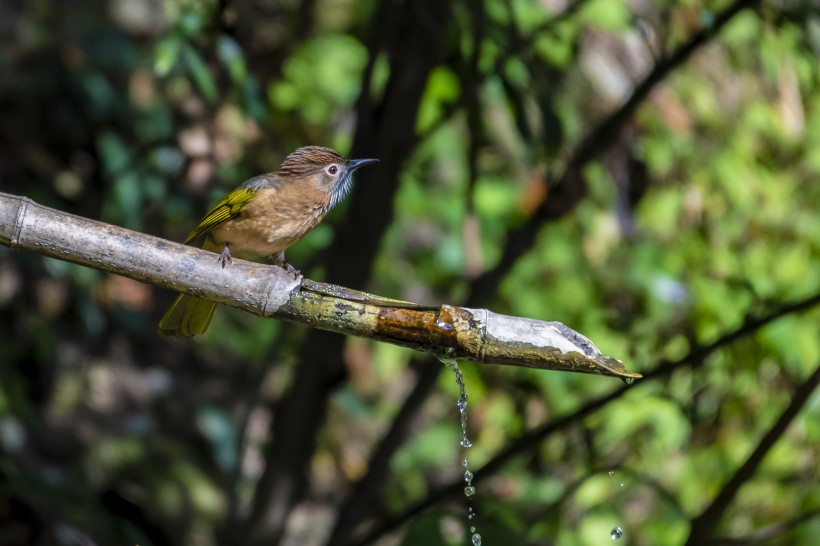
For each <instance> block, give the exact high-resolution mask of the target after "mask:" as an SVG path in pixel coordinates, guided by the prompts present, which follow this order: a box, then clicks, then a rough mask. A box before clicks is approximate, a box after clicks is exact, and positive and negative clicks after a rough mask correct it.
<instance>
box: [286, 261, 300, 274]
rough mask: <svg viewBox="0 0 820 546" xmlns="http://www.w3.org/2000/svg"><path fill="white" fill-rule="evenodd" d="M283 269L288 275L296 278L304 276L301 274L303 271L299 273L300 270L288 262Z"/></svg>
mask: <svg viewBox="0 0 820 546" xmlns="http://www.w3.org/2000/svg"><path fill="white" fill-rule="evenodd" d="M282 268H283V269H284V270H285V271H287V272H288V273H290V274H291V275H293V276H295V277H301V276H302V272H301V271H299V270H298V269H296V268H295V267H293V266H292V265H290V264H289V263H287V262H286V263H284V264H282Z"/></svg>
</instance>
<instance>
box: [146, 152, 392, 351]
mask: <svg viewBox="0 0 820 546" xmlns="http://www.w3.org/2000/svg"><path fill="white" fill-rule="evenodd" d="M377 161H378V159H346V158H345V157H344V156H343V155H341V154H340V153H339V152H336V151H335V150H332V149H330V148H326V147H324V146H305V147H302V148H299V149H297V150H296V151H294V152H293V153H291V154H290V155H288V156H287V157H286V158H285V160H284V161H283V162H282V166H281V167H280V168H279V170H278V171H275V172H270V173H267V174H262V175H259V176H255V177H253V178H250V179H248V180H246V181H245V182H243V183H242V184H241V185H240V186H239V187H237V188H236V189H234V190H232V191H231V192H230V193H228V194H227V195H226V196H225V197H223V198H222V199H221V200H220V201H219V202H217V204H216V205H214V207H213V208H212V209H211V210H210V212H208V214H206V215H205V217H204V218H203V219H202V220H201V221H200V222H199V225H197V226H196V227H195V228H194V230H193V231H191V233H190V234H189V235H188V237H187V238H186V239H185V241H184V244H188V243H190V242H191V241H193V240H194V239H196V238H198V237H200V236H202V235H205V240H204V242H203V244H202V248H204V249H205V250H210V251H211V252H215V253H218V254H219V257H218V258H217V263H218V264H221V265H222V267H223V268H224V267H225V265H226V264H228V263H231V261H232V258H233V257H237V258H246V259H257V258H260V257H266V256H270V257H271V258H272V260H273V263H274V264H276V265H279V266H281V267H283V268H285V269H287V270H288V271H290V272H291V273H294V274H297V275H298V274H299V272H298V271H297V270H296V269H295V268H293V267H292V266H291V265H290V264H288V263H287V262H286V261H285V250H287V249H288V248H289V247H290V246H291V245H293V244H294V243H296V242H297V241H298V240H300V239H301V238H302V237H304V236H305V235H307V234H308V233H309V232H310V231H311V230H313V228H315V227H316V226H317V225H318V224H319V222H321V221H322V219H323V218H324V217H325V215H326V214H327V213H328V211H330V209H332V208H333V207H334V206H335V205H336V204H338V203H339V201H341V200H342V199H344V197H345V196H346V195H347V194H348V192H349V191H350V188H351V186H352V184H353V173H354V172H355V171H357V170H358V169H360V168H361V167H364V166H365V165H370V164H372V163H376V162H377ZM215 308H216V303H215V302H213V301H210V300H206V299H202V298H197V297H195V296H191V295H188V294H180V295H179V296H178V297H177V299H176V300H174V303H172V304H171V307H169V308H168V311H166V312H165V315H163V317H162V319H161V320H160V322H159V332H160V333H161V334H163V335H168V336H175V337H180V338H189V337H193V336H196V335H200V334H203V333H205V331H206V330H207V329H208V325H209V324H210V322H211V318H212V317H213V314H214V309H215Z"/></svg>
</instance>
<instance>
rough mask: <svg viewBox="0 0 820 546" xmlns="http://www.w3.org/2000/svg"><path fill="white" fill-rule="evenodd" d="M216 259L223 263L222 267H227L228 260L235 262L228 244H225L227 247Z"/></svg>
mask: <svg viewBox="0 0 820 546" xmlns="http://www.w3.org/2000/svg"><path fill="white" fill-rule="evenodd" d="M216 261H217V262H219V263H221V264H222V269H225V264H226V263H227V262H230V263H233V258H231V251H230V249H229V248H228V245H225V248H223V249H222V252H220V254H219V258H217V259H216Z"/></svg>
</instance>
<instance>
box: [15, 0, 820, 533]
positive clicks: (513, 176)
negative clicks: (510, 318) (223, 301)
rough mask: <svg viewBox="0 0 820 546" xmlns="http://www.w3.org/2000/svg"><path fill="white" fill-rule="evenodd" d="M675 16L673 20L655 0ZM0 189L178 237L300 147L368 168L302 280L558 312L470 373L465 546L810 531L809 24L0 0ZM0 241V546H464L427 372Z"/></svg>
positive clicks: (759, 12)
mask: <svg viewBox="0 0 820 546" xmlns="http://www.w3.org/2000/svg"><path fill="white" fill-rule="evenodd" d="M681 4H682V5H681ZM0 48H1V49H0V191H3V192H9V193H15V194H21V195H26V196H29V197H31V198H33V199H35V200H36V201H38V202H40V203H43V204H46V205H48V206H52V207H55V208H58V209H60V210H64V211H68V212H72V213H75V214H79V215H83V216H86V217H90V218H96V219H101V220H103V221H106V222H110V223H114V224H118V225H123V226H126V227H129V228H132V229H137V230H140V231H144V232H147V233H151V234H154V235H158V236H162V237H166V238H169V239H173V240H181V239H183V238H184V237H185V235H186V234H187V233H188V232H189V231H190V230H191V229H192V228H193V227H194V226H195V224H196V222H197V220H198V219H199V218H200V217H201V216H202V215H203V214H204V212H205V211H206V210H207V209H208V207H209V206H210V205H212V204H213V202H214V201H215V200H216V199H217V198H219V197H220V196H221V195H223V194H224V193H225V192H226V191H227V190H229V189H230V188H232V187H234V186H236V185H238V184H239V183H240V182H241V181H242V180H244V179H245V178H248V177H250V176H253V175H255V174H258V173H261V172H265V171H269V170H273V169H276V168H277V167H278V165H279V164H280V162H281V160H282V159H283V158H284V156H285V155H286V154H288V153H289V152H291V151H292V150H294V149H295V148H297V147H299V146H302V145H307V144H321V145H326V146H331V147H334V148H336V149H338V150H340V151H341V152H342V153H345V154H350V155H351V156H352V157H377V158H379V159H380V160H381V162H380V163H379V164H378V165H377V166H375V167H368V168H367V169H365V170H363V171H361V172H360V173H359V175H358V176H357V181H356V187H355V189H354V191H353V193H352V195H351V196H350V197H348V199H347V200H346V201H345V202H344V203H343V204H342V205H341V206H340V207H339V208H338V209H337V210H335V211H334V212H333V213H332V214H331V215H330V216H329V217H328V219H326V221H325V222H324V223H323V224H322V226H320V227H319V228H318V229H317V230H316V231H315V232H314V233H312V234H311V235H310V236H309V237H308V238H306V239H305V240H303V241H301V242H300V243H299V244H297V245H296V246H295V247H293V248H292V249H291V250H290V251H289V252H288V259H289V261H290V262H291V263H292V264H294V265H295V266H296V267H297V268H299V269H301V270H302V271H303V272H304V273H305V274H306V275H307V276H308V277H310V278H313V279H317V280H326V281H331V282H335V283H339V284H342V285H345V286H348V287H351V288H355V289H363V290H368V291H372V292H375V293H378V294H381V295H384V296H388V297H398V298H404V299H409V300H412V301H418V302H424V303H450V304H457V305H467V306H472V307H487V308H490V309H492V310H493V311H496V312H501V313H507V314H513V315H520V316H528V317H533V318H539V319H544V320H559V321H562V322H564V323H566V324H567V325H568V326H570V327H572V328H574V329H577V330H578V331H580V332H582V333H584V334H585V335H587V336H589V337H590V338H591V339H592V340H593V341H594V342H595V343H596V344H597V345H598V346H599V347H600V348H601V350H602V351H604V352H605V353H606V354H610V355H612V356H615V357H618V358H620V359H622V360H623V361H624V362H625V363H626V364H627V366H628V367H629V368H630V369H634V370H639V371H642V372H644V373H645V374H646V375H647V378H646V379H645V380H643V381H642V382H639V383H638V384H636V385H635V386H633V387H631V388H627V387H625V386H622V385H621V384H620V383H619V382H618V381H616V380H614V379H611V378H603V377H596V376H581V375H573V374H568V373H555V372H539V371H534V370H526V369H514V368H501V367H494V366H480V365H476V364H470V363H463V364H462V369H463V371H464V374H465V379H466V383H467V389H468V393H469V397H470V404H469V410H468V415H469V421H468V425H469V436H470V438H471V440H472V441H473V444H474V447H473V448H472V449H470V450H469V451H468V453H467V455H468V456H469V459H470V462H471V467H472V468H473V470H474V471H476V472H477V476H476V479H475V484H476V485H477V489H478V492H477V494H476V495H475V496H474V497H473V500H472V505H471V506H472V507H473V508H474V509H475V511H476V513H477V514H478V517H477V519H476V520H474V521H476V522H477V523H476V524H477V526H478V531H479V532H480V533H481V535H482V537H483V544H485V545H486V544H493V545H500V544H532V545H536V544H568V545H575V544H578V545H596V544H609V543H612V539H610V530H611V529H613V528H614V527H616V526H621V527H622V529H623V532H624V536H623V538H621V539H620V541H621V542H622V543H625V544H637V545H655V544H665V545H674V544H683V543H687V541H688V543H689V544H708V543H714V544H740V543H742V544H749V543H754V542H755V541H757V542H758V543H765V544H811V543H814V541H815V540H816V537H817V536H820V518H818V510H820V489H818V487H817V484H818V476H817V470H818V467H817V461H818V459H819V458H820V453H818V447H819V446H820V406H818V398H817V396H816V395H815V396H814V397H813V398H811V397H810V394H811V393H812V389H814V388H815V387H816V384H817V382H818V371H817V370H818V364H820V320H818V319H820V314H818V311H817V308H816V304H817V303H818V300H820V282H819V281H820V214H818V204H820V184H818V177H820V160H818V158H820V154H819V153H818V150H820V92H819V89H820V69H818V66H820V63H818V55H820V14H819V13H818V11H817V7H816V3H814V2H812V1H808V0H807V1H786V0H784V1H771V2H760V3H758V2H750V1H738V2H734V3H732V2H699V1H691V2H685V3H680V2H646V1H641V0H632V1H624V2H621V1H611V0H597V1H594V0H590V1H575V2H572V1H569V2H567V1H561V0H549V1H547V0H545V1H540V2H538V1H535V0H506V1H494V0H485V1H472V0H470V1H466V0H390V1H384V2H376V1H363V2H354V1H352V0H325V1H315V0H304V1H301V2H300V1H298V0H283V1H275V0H258V1H245V0H238V1H230V0H223V1H212V2H187V1H182V0H173V1H168V2H160V1H159V0H128V1H126V0H119V1H117V0H108V1H102V0H89V1H86V2H49V1H36V2H28V1H23V0H17V1H10V0H3V1H0ZM173 297H174V294H171V293H168V292H166V291H162V290H157V289H154V288H153V287H150V286H145V285H141V284H139V283H136V282H133V281H129V280H126V279H122V278H118V277H114V276H110V275H106V274H103V273H100V272H98V271H93V270H88V269H83V268H80V267H76V266H73V265H69V264H66V263H62V262H58V261H54V260H51V259H44V258H41V257H39V256H37V255H33V254H30V253H24V252H14V251H11V250H8V249H4V248H0V378H1V380H0V545H18V544H20V545H23V544H80V545H90V544H100V545H113V544H139V545H140V546H150V545H163V544H190V545H203V546H207V545H211V544H271V545H275V544H281V545H311V544H335V545H341V544H363V543H374V544H382V545H393V544H408V545H411V544H412V545H415V544H419V545H420V544H424V545H436V544H462V543H465V542H467V541H468V540H469V534H470V533H469V532H468V531H467V530H466V525H467V520H466V510H467V504H466V499H465V497H464V495H463V493H462V489H463V486H464V483H463V480H462V472H463V469H462V466H461V461H462V459H463V457H464V455H465V454H464V452H463V451H462V450H461V449H460V448H459V446H458V438H459V432H458V413H457V411H456V406H455V401H456V399H457V390H456V387H455V383H454V381H453V377H452V374H450V373H449V372H447V373H441V371H442V369H443V368H442V366H441V365H440V364H439V363H438V362H436V361H434V360H431V359H429V358H427V357H425V356H424V355H421V354H418V353H414V352H412V351H408V350H404V349H400V348H396V347H392V346H389V345H384V344H375V343H370V342H367V341H363V340H353V339H345V338H344V337H342V336H339V335H335V334H327V333H322V332H319V331H313V330H309V329H307V328H304V327H297V326H293V325H288V324H283V323H278V322H276V321H272V320H263V319H259V318H256V317H252V316H250V315H246V314H243V313H240V312H237V311H234V310H227V309H224V308H223V309H219V310H218V311H217V314H216V316H215V318H214V322H213V323H212V325H211V329H210V331H209V332H208V333H207V334H206V335H204V336H202V337H201V338H197V339H194V340H192V341H178V340H174V339H167V338H163V337H160V336H158V335H157V333H156V324H157V322H158V320H159V317H160V316H161V315H162V313H163V312H164V310H165V308H166V307H167V306H168V304H170V302H171V301H172V299H173Z"/></svg>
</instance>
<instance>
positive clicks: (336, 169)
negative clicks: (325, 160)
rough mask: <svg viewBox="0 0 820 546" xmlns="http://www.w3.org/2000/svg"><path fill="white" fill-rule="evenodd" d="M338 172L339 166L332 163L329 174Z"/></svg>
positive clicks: (328, 170)
mask: <svg viewBox="0 0 820 546" xmlns="http://www.w3.org/2000/svg"><path fill="white" fill-rule="evenodd" d="M337 172H339V167H337V166H336V165H331V166H330V167H328V168H327V173H328V174H331V175H335V174H336V173H337Z"/></svg>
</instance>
